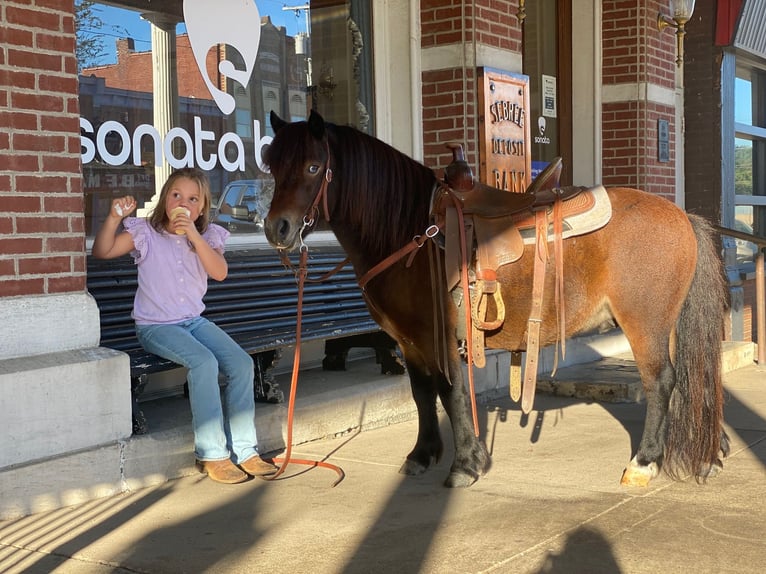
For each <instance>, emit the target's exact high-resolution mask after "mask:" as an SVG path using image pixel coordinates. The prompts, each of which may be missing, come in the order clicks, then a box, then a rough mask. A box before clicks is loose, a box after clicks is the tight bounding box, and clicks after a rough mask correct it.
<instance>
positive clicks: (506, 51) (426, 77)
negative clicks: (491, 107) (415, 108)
mask: <svg viewBox="0 0 766 574" xmlns="http://www.w3.org/2000/svg"><path fill="white" fill-rule="evenodd" d="M517 10H518V2H516V1H515V0H514V1H511V2H509V1H494V2H493V1H490V0H474V1H470V0H469V1H465V2H459V1H456V0H451V1H449V2H443V1H441V2H439V1H436V0H421V2H420V18H421V30H422V36H421V48H422V50H423V52H424V54H427V55H429V56H433V57H429V58H425V57H424V60H428V61H429V62H432V61H433V62H436V63H435V64H432V65H430V66H428V67H425V66H424V70H423V73H422V80H423V99H422V103H423V148H424V149H423V151H424V163H425V164H426V165H428V166H429V167H432V168H434V169H436V171H437V174H440V173H441V170H442V169H443V168H444V167H445V166H446V165H447V164H448V163H449V161H450V159H451V157H452V156H451V154H450V152H449V151H448V150H447V148H446V147H445V144H446V143H447V142H452V141H457V142H462V143H463V147H464V148H465V151H466V160H467V161H468V162H469V163H470V165H471V166H472V168H473V170H474V173H475V174H477V173H478V169H477V166H478V161H479V160H478V144H477V141H476V134H477V131H476V130H477V126H478V123H479V122H478V118H477V117H476V110H477V106H476V97H477V91H476V88H477V86H476V68H477V66H491V67H495V68H499V69H503V70H505V71H508V72H516V73H520V72H521V27H520V24H519V22H518V20H517V19H516V12H517Z"/></svg>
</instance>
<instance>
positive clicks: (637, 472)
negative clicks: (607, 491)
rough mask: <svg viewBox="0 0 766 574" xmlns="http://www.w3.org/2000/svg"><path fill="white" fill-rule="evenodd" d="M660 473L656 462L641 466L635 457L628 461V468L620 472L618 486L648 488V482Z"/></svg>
mask: <svg viewBox="0 0 766 574" xmlns="http://www.w3.org/2000/svg"><path fill="white" fill-rule="evenodd" d="M659 473H660V468H659V467H658V466H657V463H656V462H650V463H649V464H647V465H645V466H642V465H640V464H638V461H637V460H636V457H633V460H631V461H630V464H628V467H627V468H626V469H625V470H624V471H623V472H622V478H621V479H620V484H621V485H622V486H648V485H649V481H651V480H652V479H653V478H655V477H656V476H657V475H658V474H659Z"/></svg>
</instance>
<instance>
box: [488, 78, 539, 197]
mask: <svg viewBox="0 0 766 574" xmlns="http://www.w3.org/2000/svg"><path fill="white" fill-rule="evenodd" d="M478 81H479V86H478V88H479V179H480V180H481V181H482V182H483V183H486V184H488V185H492V186H494V187H497V188H499V189H505V190H507V191H513V192H518V193H523V192H524V191H525V190H526V189H527V186H529V184H530V182H531V181H532V170H531V155H532V152H531V141H530V128H529V77H528V76H524V75H522V74H513V73H511V72H504V71H502V70H496V69H493V68H479V69H478Z"/></svg>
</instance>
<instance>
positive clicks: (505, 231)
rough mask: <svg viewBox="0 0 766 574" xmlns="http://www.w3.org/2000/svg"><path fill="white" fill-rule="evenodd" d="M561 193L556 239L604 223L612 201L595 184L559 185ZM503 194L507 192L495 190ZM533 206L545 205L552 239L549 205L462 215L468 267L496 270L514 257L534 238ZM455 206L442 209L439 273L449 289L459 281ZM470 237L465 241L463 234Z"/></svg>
mask: <svg viewBox="0 0 766 574" xmlns="http://www.w3.org/2000/svg"><path fill="white" fill-rule="evenodd" d="M555 191H556V193H558V194H560V195H561V196H564V197H566V196H567V195H569V196H570V198H569V199H565V200H559V199H557V200H556V201H562V205H561V217H562V229H563V233H562V239H568V238H569V237H575V236H578V235H584V234H586V233H590V232H591V231H595V230H597V229H600V228H601V227H603V226H604V225H606V224H607V223H608V222H609V220H610V218H611V216H612V204H611V203H610V201H609V196H608V195H607V193H606V189H605V188H604V187H603V186H601V185H597V186H595V187H591V188H572V187H569V188H559V189H557V190H555ZM498 192H499V193H501V194H504V195H513V194H511V193H510V192H505V191H498ZM539 209H545V210H546V215H547V220H548V234H547V238H546V239H547V240H548V241H553V239H554V222H553V205H552V204H551V205H546V206H541V207H539V208H536V209H535V210H534V211H533V209H532V206H531V205H527V206H526V207H525V208H522V210H521V211H518V212H515V213H511V214H508V215H505V216H500V217H482V216H480V215H477V214H465V217H464V224H465V227H466V242H467V243H468V245H473V248H469V250H468V252H469V253H473V255H472V262H471V263H472V268H473V270H474V271H475V272H476V273H477V274H478V275H479V276H482V275H485V274H486V273H487V272H488V271H496V270H497V269H498V268H499V267H501V266H503V265H508V264H510V263H514V262H516V261H518V260H519V259H520V258H521V256H522V254H523V253H524V246H525V245H530V244H533V243H535V241H536V238H537V232H536V217H537V211H538V210H539ZM454 211H455V210H453V209H450V208H448V209H447V210H446V221H445V223H444V226H443V230H444V236H445V240H444V243H445V274H446V279H447V288H448V289H450V290H451V289H453V288H455V287H456V286H457V284H458V283H459V281H460V257H459V254H460V242H461V238H460V233H459V228H458V221H457V217H456V216H455V214H454V213H451V212H454ZM469 237H470V238H471V241H470V242H469V241H468V238H469Z"/></svg>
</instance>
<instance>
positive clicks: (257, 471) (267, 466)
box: [239, 454, 277, 476]
mask: <svg viewBox="0 0 766 574" xmlns="http://www.w3.org/2000/svg"><path fill="white" fill-rule="evenodd" d="M239 468H241V469H242V470H244V471H245V472H246V473H247V474H249V475H250V476H268V475H270V474H274V473H275V472H277V467H276V466H274V465H273V464H271V463H270V462H266V461H265V460H263V459H262V458H261V457H260V456H258V455H257V454H256V455H255V456H253V457H251V458H248V459H247V460H246V461H245V462H243V463H240V465H239Z"/></svg>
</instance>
